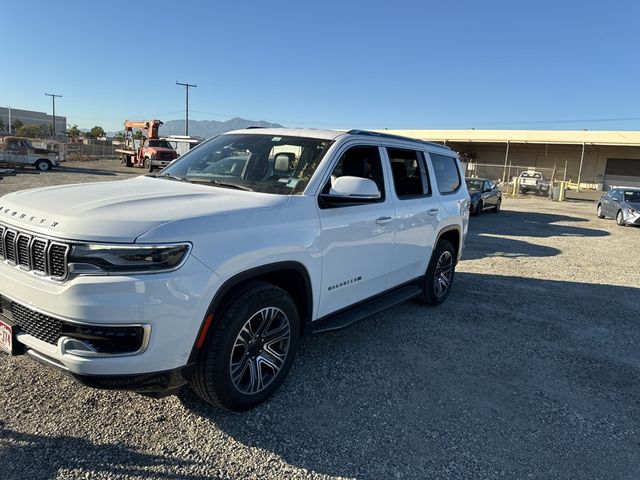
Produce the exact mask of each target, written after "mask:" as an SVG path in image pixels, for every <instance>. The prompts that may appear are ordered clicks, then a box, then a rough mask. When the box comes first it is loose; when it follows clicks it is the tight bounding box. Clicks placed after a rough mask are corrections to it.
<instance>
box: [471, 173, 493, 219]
mask: <svg viewBox="0 0 640 480" xmlns="http://www.w3.org/2000/svg"><path fill="white" fill-rule="evenodd" d="M464 181H465V182H466V184H467V190H469V197H470V199H471V206H470V210H471V215H474V216H478V215H480V212H482V211H484V210H491V211H493V212H496V213H497V212H499V211H500V205H501V204H502V192H501V191H500V189H498V188H497V186H496V184H495V182H493V181H491V180H489V179H487V178H465V179H464Z"/></svg>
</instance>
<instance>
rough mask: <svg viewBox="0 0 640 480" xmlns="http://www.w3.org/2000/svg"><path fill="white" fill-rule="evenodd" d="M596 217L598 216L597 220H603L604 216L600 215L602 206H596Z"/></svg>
mask: <svg viewBox="0 0 640 480" xmlns="http://www.w3.org/2000/svg"><path fill="white" fill-rule="evenodd" d="M596 215H597V216H598V218H604V215H603V214H602V205H600V204H598V210H597V213H596Z"/></svg>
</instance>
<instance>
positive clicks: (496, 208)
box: [493, 198, 502, 213]
mask: <svg viewBox="0 0 640 480" xmlns="http://www.w3.org/2000/svg"><path fill="white" fill-rule="evenodd" d="M501 204H502V199H501V198H499V199H498V201H497V203H496V206H495V207H493V213H498V212H499V211H500V206H501Z"/></svg>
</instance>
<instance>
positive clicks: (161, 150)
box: [147, 147, 176, 153]
mask: <svg viewBox="0 0 640 480" xmlns="http://www.w3.org/2000/svg"><path fill="white" fill-rule="evenodd" d="M147 150H152V151H154V152H169V153H176V151H175V150H174V149H173V148H166V147H147Z"/></svg>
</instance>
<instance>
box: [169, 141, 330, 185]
mask: <svg viewBox="0 0 640 480" xmlns="http://www.w3.org/2000/svg"><path fill="white" fill-rule="evenodd" d="M331 143H332V142H331V141H328V140H321V139H316V138H302V137H285V136H274V135H258V134H256V135H253V134H231V135H220V136H218V137H215V138H213V139H211V140H209V141H208V142H206V143H203V144H201V145H199V146H198V148H196V149H194V150H191V151H190V152H188V153H185V154H184V155H183V156H182V157H180V159H179V160H177V161H176V162H175V163H173V164H172V165H170V166H169V167H167V168H165V169H164V170H163V171H162V173H161V174H160V175H159V176H160V177H162V176H164V175H167V176H169V175H170V176H172V177H174V178H175V177H180V178H183V179H185V180H188V181H194V182H210V183H211V184H212V185H216V184H218V185H222V184H224V185H228V186H233V185H235V186H238V187H239V188H243V189H246V190H252V191H255V192H263V193H277V194H285V195H299V194H301V193H302V192H303V191H304V189H305V187H306V186H307V184H308V183H309V180H310V179H311V176H312V175H313V173H314V172H315V171H316V168H318V164H319V163H320V160H322V158H323V157H324V155H325V153H327V150H328V149H329V147H330V146H331ZM230 184H231V185H230Z"/></svg>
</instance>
